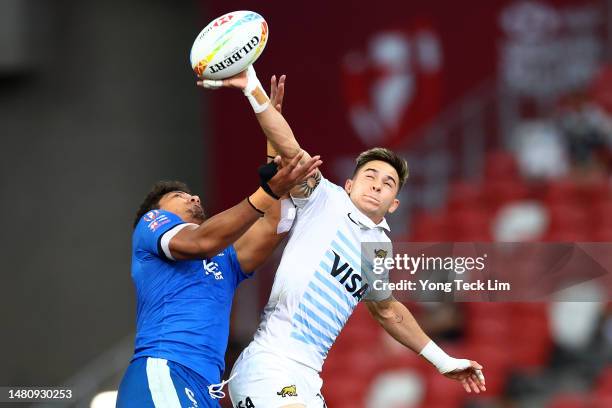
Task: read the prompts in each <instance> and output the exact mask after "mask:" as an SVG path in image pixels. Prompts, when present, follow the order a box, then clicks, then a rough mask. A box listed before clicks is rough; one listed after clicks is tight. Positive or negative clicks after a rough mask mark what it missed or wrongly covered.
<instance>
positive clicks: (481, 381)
mask: <svg viewBox="0 0 612 408" xmlns="http://www.w3.org/2000/svg"><path fill="white" fill-rule="evenodd" d="M444 376H446V377H447V378H450V379H452V380H457V381H459V382H460V383H461V385H463V388H464V389H465V391H466V392H472V391H474V392H475V393H476V394H478V393H480V391H486V390H487V389H486V387H485V378H484V375H483V374H482V366H481V365H480V364H478V363H477V362H476V361H471V360H470V365H469V367H467V368H457V369H455V370H453V371H449V372H447V373H444Z"/></svg>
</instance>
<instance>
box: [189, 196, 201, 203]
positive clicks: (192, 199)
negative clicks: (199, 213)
mask: <svg viewBox="0 0 612 408" xmlns="http://www.w3.org/2000/svg"><path fill="white" fill-rule="evenodd" d="M190 201H191V202H196V203H198V204H200V197H198V196H197V195H192V196H191V200H190Z"/></svg>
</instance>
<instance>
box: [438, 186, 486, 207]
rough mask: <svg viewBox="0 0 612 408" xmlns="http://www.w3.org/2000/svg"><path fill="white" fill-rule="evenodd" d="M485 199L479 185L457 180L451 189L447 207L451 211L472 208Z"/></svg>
mask: <svg viewBox="0 0 612 408" xmlns="http://www.w3.org/2000/svg"><path fill="white" fill-rule="evenodd" d="M483 201H484V197H483V194H482V191H481V189H480V186H479V185H477V184H475V183H469V182H465V181H462V182H455V183H453V184H451V186H450V189H449V193H448V205H447V208H448V210H449V211H450V212H454V211H460V210H465V209H471V208H473V207H474V206H477V205H479V204H481V203H482V202H483Z"/></svg>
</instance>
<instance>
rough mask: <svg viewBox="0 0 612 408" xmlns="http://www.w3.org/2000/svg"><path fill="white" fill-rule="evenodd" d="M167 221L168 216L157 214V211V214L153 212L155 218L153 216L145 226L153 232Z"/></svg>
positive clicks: (168, 219) (168, 220)
mask: <svg viewBox="0 0 612 408" xmlns="http://www.w3.org/2000/svg"><path fill="white" fill-rule="evenodd" d="M155 211H157V210H155ZM169 222H170V218H168V216H167V215H166V214H159V211H158V212H157V214H155V218H153V220H152V221H151V222H149V225H147V227H148V228H149V229H150V230H151V232H155V231H157V229H158V228H159V227H161V226H162V225H166V224H168V223H169Z"/></svg>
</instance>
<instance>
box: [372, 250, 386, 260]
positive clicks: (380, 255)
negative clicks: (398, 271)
mask: <svg viewBox="0 0 612 408" xmlns="http://www.w3.org/2000/svg"><path fill="white" fill-rule="evenodd" d="M387 253H388V251H385V250H384V249H375V250H374V256H376V257H377V258H386V257H387Z"/></svg>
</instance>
